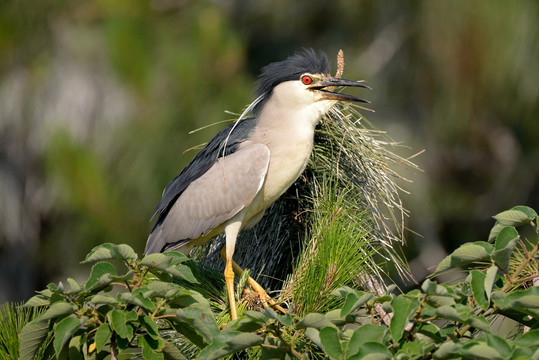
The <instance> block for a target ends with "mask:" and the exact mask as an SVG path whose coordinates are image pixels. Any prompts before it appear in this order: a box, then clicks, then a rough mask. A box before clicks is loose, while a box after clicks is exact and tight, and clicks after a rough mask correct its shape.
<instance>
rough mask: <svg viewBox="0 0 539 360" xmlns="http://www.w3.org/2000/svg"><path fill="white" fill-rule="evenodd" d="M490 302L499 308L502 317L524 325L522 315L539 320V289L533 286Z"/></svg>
mask: <svg viewBox="0 0 539 360" xmlns="http://www.w3.org/2000/svg"><path fill="white" fill-rule="evenodd" d="M492 301H493V302H494V303H495V304H496V305H497V306H498V307H499V308H500V310H501V311H502V313H503V314H504V315H507V316H509V317H511V318H512V319H514V320H516V321H519V322H521V323H523V324H526V321H525V319H524V317H523V315H530V316H532V317H533V318H534V319H535V320H536V321H537V320H539V287H538V286H533V287H531V288H529V289H526V290H518V291H514V292H513V293H511V294H509V295H507V296H505V297H503V298H499V299H498V298H497V299H495V298H494V297H493V299H492Z"/></svg>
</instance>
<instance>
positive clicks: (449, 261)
mask: <svg viewBox="0 0 539 360" xmlns="http://www.w3.org/2000/svg"><path fill="white" fill-rule="evenodd" d="M491 252H492V245H491V244H489V243H487V242H484V241H477V242H474V243H467V244H464V245H462V246H460V247H459V248H457V249H456V250H455V251H454V252H453V253H452V254H450V255H448V256H447V257H445V258H444V259H443V260H442V261H441V262H440V264H439V265H438V267H437V268H436V271H434V275H437V274H439V273H441V272H442V271H446V270H449V269H452V268H455V267H459V266H462V265H467V264H471V263H474V262H478V261H483V260H488V259H490V253H491Z"/></svg>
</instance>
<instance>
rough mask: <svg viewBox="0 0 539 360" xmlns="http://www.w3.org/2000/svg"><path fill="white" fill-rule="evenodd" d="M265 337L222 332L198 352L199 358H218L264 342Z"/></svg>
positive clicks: (204, 359) (208, 359) (203, 359)
mask: <svg viewBox="0 0 539 360" xmlns="http://www.w3.org/2000/svg"><path fill="white" fill-rule="evenodd" d="M262 341H263V339H262V338H261V337H260V336H258V335H255V334H252V333H241V332H238V331H232V332H222V333H220V334H219V335H218V336H216V337H215V338H214V339H213V341H212V342H211V344H210V345H208V346H207V347H205V348H204V349H202V351H201V352H200V353H199V354H198V357H197V359H198V360H216V359H219V358H221V357H223V356H226V355H228V354H233V353H235V352H238V351H240V350H244V349H247V348H249V347H252V346H255V345H258V344H260V343H262Z"/></svg>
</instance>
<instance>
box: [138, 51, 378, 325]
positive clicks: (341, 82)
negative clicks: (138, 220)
mask: <svg viewBox="0 0 539 360" xmlns="http://www.w3.org/2000/svg"><path fill="white" fill-rule="evenodd" d="M330 71H331V67H330V61H329V59H328V57H327V55H326V54H325V53H324V52H316V51H315V50H313V49H311V48H309V49H303V50H301V51H299V52H296V53H294V54H293V55H291V56H289V57H287V58H286V59H285V60H282V61H279V62H274V63H270V64H269V65H266V66H264V67H263V68H262V71H261V74H260V75H259V77H258V81H257V84H256V92H255V100H254V101H253V102H252V103H251V104H250V105H249V106H248V107H247V109H246V110H245V111H244V113H243V114H242V115H241V116H240V117H239V119H238V120H237V121H236V122H234V123H233V124H231V125H229V126H227V127H226V128H224V129H223V130H221V131H220V132H218V133H217V134H216V135H215V136H214V137H213V138H212V139H211V140H210V141H209V142H208V143H207V144H206V146H205V147H204V148H203V149H202V150H201V151H200V152H199V153H198V154H197V155H196V156H195V157H194V158H193V160H192V161H191V162H190V163H189V164H188V165H187V166H186V167H185V168H184V169H183V170H182V171H181V172H180V174H179V175H178V176H176V177H175V178H174V179H173V180H172V181H170V183H169V184H168V185H167V186H166V188H165V189H164V191H163V195H162V198H161V200H160V201H159V203H158V204H157V206H156V208H155V211H154V213H153V215H152V219H153V218H154V217H156V216H157V220H156V222H155V224H154V226H153V228H152V230H151V232H150V235H149V236H148V240H147V243H146V248H145V254H151V253H156V252H164V251H171V250H175V251H179V252H181V253H183V254H186V255H187V254H189V253H190V251H191V250H192V248H193V247H195V246H198V245H202V244H204V243H206V242H207V241H210V240H211V239H212V238H214V237H216V236H217V235H220V234H223V233H224V234H225V239H226V240H225V245H224V246H223V249H222V251H221V256H222V257H223V260H224V261H225V270H224V277H225V283H226V289H227V293H228V300H229V306H230V314H231V318H232V319H237V310H236V306H235V298H234V272H236V273H238V274H241V273H242V270H241V268H240V267H239V266H238V265H237V264H236V263H235V262H234V261H233V259H232V257H233V254H234V248H235V244H236V239H237V236H238V234H239V232H240V231H241V230H243V229H249V228H252V227H253V226H254V225H255V224H256V223H258V222H259V221H260V220H261V218H262V216H263V215H264V211H265V210H266V209H267V208H268V207H269V206H270V205H271V204H272V203H273V202H275V201H276V200H277V199H278V198H279V197H280V196H281V195H282V194H283V193H284V192H285V191H286V190H287V189H288V188H289V187H290V186H291V185H292V184H293V183H294V182H295V181H296V180H297V179H298V177H299V176H300V175H301V174H302V172H303V171H304V170H305V167H306V166H307V163H308V161H309V158H310V156H311V153H312V151H313V142H314V133H315V127H316V125H317V124H318V123H319V122H320V120H321V118H322V117H323V116H324V115H325V114H327V113H328V112H329V111H330V109H331V108H332V107H333V106H335V105H336V104H337V103H338V102H340V101H344V102H363V103H368V101H367V100H364V99H361V98H358V97H355V96H352V95H347V94H343V93H339V92H336V91H333V90H335V89H336V88H341V87H361V88H367V89H370V87H368V86H367V85H365V84H364V83H363V82H360V81H352V80H346V79H342V78H340V76H339V77H338V76H332V75H331V74H330ZM247 114H251V115H252V116H251V117H247V116H246V115H247ZM249 284H250V285H251V287H252V288H253V289H254V290H255V291H256V292H257V293H258V294H259V296H260V299H261V300H262V302H263V303H264V304H265V305H266V304H267V302H269V303H270V304H271V305H272V306H277V307H278V305H276V304H275V302H273V301H272V300H271V299H270V298H269V296H268V295H267V293H266V292H265V290H264V289H263V288H262V287H261V286H260V285H258V284H257V283H256V281H254V280H253V279H251V278H249ZM278 308H279V309H280V310H281V311H283V312H284V311H285V310H284V309H282V308H280V307H278Z"/></svg>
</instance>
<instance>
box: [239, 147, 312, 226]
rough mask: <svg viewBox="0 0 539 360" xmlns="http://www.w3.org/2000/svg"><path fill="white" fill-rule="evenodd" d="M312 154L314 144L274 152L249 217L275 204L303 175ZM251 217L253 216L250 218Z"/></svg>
mask: <svg viewBox="0 0 539 360" xmlns="http://www.w3.org/2000/svg"><path fill="white" fill-rule="evenodd" d="M311 152H312V143H308V144H298V145H297V146H294V147H290V146H289V147H288V148H287V149H286V151H283V152H280V151H276V150H274V151H272V153H271V160H270V163H269V167H268V172H267V175H266V179H265V181H264V183H263V185H262V188H261V189H260V192H259V193H258V194H257V196H256V197H255V199H254V201H253V203H252V206H250V207H249V210H248V214H247V217H251V216H254V215H256V214H258V213H260V212H261V211H263V210H265V209H266V208H267V207H269V206H270V205H271V204H272V203H273V202H275V201H276V200H277V199H278V198H279V197H280V196H281V195H282V194H283V193H284V192H285V191H286V190H288V188H289V187H290V186H291V185H292V184H293V183H294V182H295V181H296V180H297V178H298V177H299V176H300V175H301V173H302V172H303V170H305V167H306V166H307V163H308V162H309V157H310V155H311ZM249 215H251V216H249Z"/></svg>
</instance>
